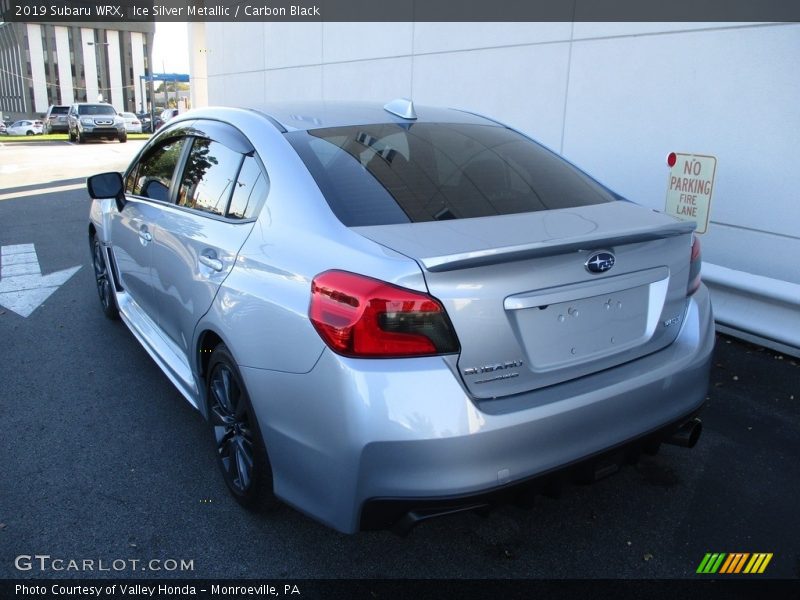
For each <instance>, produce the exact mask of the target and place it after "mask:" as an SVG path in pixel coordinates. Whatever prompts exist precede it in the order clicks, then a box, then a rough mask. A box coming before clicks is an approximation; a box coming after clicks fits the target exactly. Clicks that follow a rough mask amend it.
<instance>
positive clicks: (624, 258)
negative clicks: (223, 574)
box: [87, 100, 714, 532]
mask: <svg viewBox="0 0 800 600" xmlns="http://www.w3.org/2000/svg"><path fill="white" fill-rule="evenodd" d="M87 186H88V190H89V194H90V196H91V197H92V198H93V199H94V200H93V202H92V205H91V213H90V222H89V228H88V234H89V240H90V245H91V251H92V257H93V263H94V271H95V275H96V280H97V290H98V292H99V295H100V301H101V305H102V309H103V311H104V312H105V314H106V315H107V316H108V317H110V318H117V317H119V318H121V319H122V321H123V322H124V323H125V324H126V325H127V326H128V328H129V329H130V330H131V331H132V332H133V334H134V336H136V338H137V339H138V340H139V341H140V342H141V344H142V346H143V347H144V348H145V350H147V352H148V353H149V354H150V355H151V356H152V358H153V359H154V360H155V361H156V363H158V365H159V366H160V367H161V369H162V370H163V371H164V373H165V374H166V375H167V377H169V379H170V380H171V381H172V382H173V383H174V384H175V386H176V387H177V388H178V390H179V391H180V392H181V394H183V395H184V396H185V397H186V399H187V400H188V401H189V402H190V403H191V404H192V405H193V406H194V407H196V408H197V409H198V410H199V411H200V412H201V413H202V415H203V416H204V417H205V419H206V420H207V422H208V425H209V429H210V433H211V435H212V437H213V441H214V444H215V448H216V452H217V458H218V464H219V467H220V469H221V472H222V475H223V477H224V479H225V483H226V484H227V486H228V488H229V489H230V491H231V493H232V494H233V496H234V497H235V498H236V499H237V500H238V501H239V502H240V503H241V504H243V505H245V506H248V507H253V508H256V507H257V508H262V507H265V506H268V505H270V504H271V503H274V502H275V500H276V499H280V500H283V501H285V502H287V503H289V504H291V505H292V506H294V507H296V508H297V509H299V510H301V511H303V512H305V513H307V514H309V515H311V516H313V517H314V518H316V519H318V520H320V521H322V522H324V523H326V524H328V525H330V526H331V527H334V528H336V529H338V530H340V531H344V532H355V531H358V530H359V529H362V528H374V527H391V526H395V527H397V528H399V529H403V528H406V527H409V526H411V525H413V524H414V523H415V522H416V521H418V520H420V519H424V518H428V517H430V516H435V515H439V514H444V513H450V512H454V511H458V510H467V509H474V508H476V507H484V506H486V505H489V504H491V503H493V502H495V501H496V500H497V498H499V497H506V496H508V495H509V494H516V493H530V492H531V490H534V491H535V490H536V489H538V487H537V486H539V485H545V484H547V485H549V484H550V483H552V482H553V481H555V480H556V478H558V480H560V479H562V478H563V474H565V473H570V474H578V475H580V476H581V477H584V478H585V477H589V478H590V479H593V478H597V477H600V476H602V475H604V474H606V473H608V472H610V471H613V470H614V469H615V468H616V466H617V465H619V464H621V463H622V462H625V461H629V460H631V459H635V458H636V456H638V453H639V452H641V451H643V450H644V451H653V450H655V449H656V448H657V447H658V445H659V443H661V442H671V443H676V444H680V445H683V446H693V445H694V443H695V442H696V441H697V439H698V437H699V435H700V427H701V426H700V423H699V420H697V419H696V416H695V415H696V413H697V412H698V410H699V409H700V408H701V406H702V404H703V402H704V399H705V395H706V388H707V384H708V375H709V366H710V358H711V352H712V348H713V344H714V329H713V319H712V314H711V306H710V303H709V297H708V292H707V290H706V288H705V286H704V285H703V284H702V283H701V280H700V246H699V243H698V241H697V238H696V237H694V235H693V229H694V225H693V224H692V223H686V222H682V221H678V220H676V219H674V218H672V217H669V216H666V215H664V214H660V213H658V212H655V211H653V210H650V209H647V208H643V207H641V206H638V205H636V204H634V203H632V202H630V201H627V200H625V199H623V198H621V197H620V196H618V195H617V194H615V193H614V192H612V191H610V190H608V189H607V188H605V187H603V186H602V185H600V184H599V183H598V182H596V181H595V180H594V179H592V178H591V177H589V176H588V175H586V174H585V173H583V172H582V171H580V170H579V169H577V168H576V167H575V166H573V165H572V164H570V163H568V162H566V161H565V160H563V159H562V158H560V157H558V156H557V155H555V154H553V153H552V152H550V151H549V150H547V149H546V148H544V147H543V146H541V145H539V144H537V143H536V142H534V141H533V140H531V139H529V138H527V137H526V136H525V135H523V134H521V133H519V132H517V131H515V130H513V129H511V128H509V127H506V126H504V125H501V124H499V123H498V122H496V121H493V120H490V119H488V118H485V117H481V116H477V115H474V114H470V113H467V112H462V111H458V110H450V109H437V108H420V107H416V108H415V107H414V106H413V104H412V103H411V102H410V101H408V100H396V101H393V102H390V103H389V104H387V105H386V106H380V105H369V104H298V105H292V106H289V107H282V108H281V107H269V108H264V107H260V108H259V109H258V110H253V109H234V108H208V109H201V110H194V111H190V112H187V113H184V114H182V115H180V116H179V117H177V118H175V119H173V120H171V121H170V122H169V123H168V124H166V125H165V126H164V127H163V128H162V129H161V130H160V131H159V132H158V134H157V135H155V136H153V138H152V139H151V140H150V141H149V142H148V143H147V144H146V145H145V146H144V148H143V149H142V151H141V152H140V153H139V155H138V156H137V157H136V158H135V160H134V161H133V162H132V164H131V165H130V167H129V168H128V169H127V171H125V173H124V174H123V175H122V176H120V174H119V173H104V174H100V175H95V176H94V177H91V178H90V179H89V180H88V182H87Z"/></svg>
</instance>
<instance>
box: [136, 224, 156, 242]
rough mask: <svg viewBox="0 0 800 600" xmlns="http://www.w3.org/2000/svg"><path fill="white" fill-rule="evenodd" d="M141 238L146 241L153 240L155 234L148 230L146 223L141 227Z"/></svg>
mask: <svg viewBox="0 0 800 600" xmlns="http://www.w3.org/2000/svg"><path fill="white" fill-rule="evenodd" d="M139 238H141V240H142V241H143V242H145V243H147V242H152V241H153V235H152V234H151V233H150V232H149V231H147V227H146V226H144V225H142V226H141V227H140V228H139Z"/></svg>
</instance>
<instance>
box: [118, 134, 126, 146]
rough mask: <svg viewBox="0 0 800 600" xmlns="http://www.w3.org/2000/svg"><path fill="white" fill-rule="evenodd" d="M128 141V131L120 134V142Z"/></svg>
mask: <svg viewBox="0 0 800 600" xmlns="http://www.w3.org/2000/svg"><path fill="white" fill-rule="evenodd" d="M127 141H128V134H127V133H125V134H123V135H121V136H119V143H120V144H124V143H125V142H127Z"/></svg>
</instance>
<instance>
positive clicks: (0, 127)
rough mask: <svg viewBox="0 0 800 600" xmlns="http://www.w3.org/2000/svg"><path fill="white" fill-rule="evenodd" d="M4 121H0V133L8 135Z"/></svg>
mask: <svg viewBox="0 0 800 600" xmlns="http://www.w3.org/2000/svg"><path fill="white" fill-rule="evenodd" d="M7 129H8V128H7V126H6V123H5V121H0V133H8V131H7Z"/></svg>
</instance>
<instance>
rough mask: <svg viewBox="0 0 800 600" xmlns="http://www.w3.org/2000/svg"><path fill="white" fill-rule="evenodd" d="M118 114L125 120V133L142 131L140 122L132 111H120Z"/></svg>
mask: <svg viewBox="0 0 800 600" xmlns="http://www.w3.org/2000/svg"><path fill="white" fill-rule="evenodd" d="M119 116H120V117H122V120H123V121H124V122H125V131H126V132H127V133H142V122H141V121H140V120H139V117H137V116H136V115H135V114H133V113H132V112H121V113H119Z"/></svg>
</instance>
